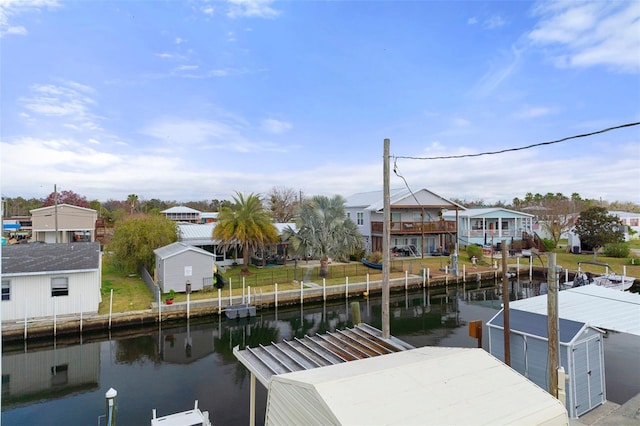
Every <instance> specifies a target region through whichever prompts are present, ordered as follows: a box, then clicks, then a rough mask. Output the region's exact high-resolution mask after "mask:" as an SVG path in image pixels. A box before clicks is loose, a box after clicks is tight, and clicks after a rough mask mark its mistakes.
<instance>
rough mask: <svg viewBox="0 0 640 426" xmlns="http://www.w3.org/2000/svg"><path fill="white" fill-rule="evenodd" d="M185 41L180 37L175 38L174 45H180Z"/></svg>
mask: <svg viewBox="0 0 640 426" xmlns="http://www.w3.org/2000/svg"><path fill="white" fill-rule="evenodd" d="M186 41H187V40H185V39H183V38H181V37H176V40H175V43H176V44H182V43H184V42H186Z"/></svg>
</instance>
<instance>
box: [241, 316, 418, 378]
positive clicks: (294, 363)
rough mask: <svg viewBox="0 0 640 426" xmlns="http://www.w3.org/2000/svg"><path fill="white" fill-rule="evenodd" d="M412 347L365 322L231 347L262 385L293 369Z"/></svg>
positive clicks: (299, 369)
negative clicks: (287, 339)
mask: <svg viewBox="0 0 640 426" xmlns="http://www.w3.org/2000/svg"><path fill="white" fill-rule="evenodd" d="M407 349H413V346H411V345H410V344H408V343H406V342H403V341H402V340H400V339H397V338H395V337H390V338H389V339H383V338H382V332H381V331H380V330H378V329H376V328H375V327H371V326H370V325H368V324H358V325H356V326H354V328H348V329H346V330H337V331H335V332H333V333H331V332H329V333H327V334H317V335H314V336H304V337H303V338H302V339H298V338H295V339H294V340H291V341H283V342H281V343H272V344H271V345H268V346H263V345H260V346H259V347H256V348H246V349H242V350H240V349H238V347H237V346H236V347H235V348H233V354H234V355H235V357H236V358H237V359H238V360H239V361H240V362H241V363H242V364H244V366H245V367H247V368H248V369H249V371H251V372H252V373H253V374H254V375H255V376H256V377H257V378H258V380H259V381H260V383H262V384H263V385H264V386H265V387H266V386H268V384H269V380H270V379H271V377H272V376H274V375H278V374H284V373H290V372H293V371H302V370H310V369H313V368H317V367H324V366H328V365H334V364H341V363H344V362H348V361H354V360H358V359H363V358H371V357H376V356H378V355H385V354H389V353H394V352H400V351H404V350H407Z"/></svg>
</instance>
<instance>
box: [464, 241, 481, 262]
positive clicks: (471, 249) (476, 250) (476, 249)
mask: <svg viewBox="0 0 640 426" xmlns="http://www.w3.org/2000/svg"><path fill="white" fill-rule="evenodd" d="M467 256H469V260H471V258H472V257H473V256H475V257H477V258H478V260H480V259H482V247H480V246H477V245H475V244H471V245H469V246H467Z"/></svg>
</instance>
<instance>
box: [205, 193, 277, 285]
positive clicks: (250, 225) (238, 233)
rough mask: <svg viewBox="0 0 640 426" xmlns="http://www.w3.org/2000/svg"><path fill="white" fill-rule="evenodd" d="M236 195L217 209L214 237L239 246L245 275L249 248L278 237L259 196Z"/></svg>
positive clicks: (233, 245) (227, 244)
mask: <svg viewBox="0 0 640 426" xmlns="http://www.w3.org/2000/svg"><path fill="white" fill-rule="evenodd" d="M236 194H237V196H236V197H233V200H234V204H233V205H232V206H231V207H227V206H225V207H222V208H221V209H220V213H219V214H218V222H217V224H216V227H215V228H214V229H213V238H215V239H219V240H221V241H222V245H223V246H226V248H232V247H235V246H236V245H238V244H239V245H241V246H242V259H243V265H242V272H243V273H245V274H246V273H248V272H249V255H250V250H251V249H256V248H258V247H264V246H265V245H267V244H272V243H275V242H277V241H279V239H280V237H279V235H278V231H277V230H276V228H275V226H273V223H272V222H271V217H270V215H269V213H268V212H267V211H266V210H265V209H264V206H263V205H262V200H261V199H260V197H259V196H258V195H254V194H250V195H249V196H248V197H246V198H245V197H244V196H243V195H242V194H241V193H239V192H238V193H236Z"/></svg>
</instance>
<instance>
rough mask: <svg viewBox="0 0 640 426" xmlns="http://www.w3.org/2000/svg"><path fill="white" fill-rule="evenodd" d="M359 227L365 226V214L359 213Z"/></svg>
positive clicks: (357, 222)
mask: <svg viewBox="0 0 640 426" xmlns="http://www.w3.org/2000/svg"><path fill="white" fill-rule="evenodd" d="M356 224H357V225H364V212H358V213H357V221H356Z"/></svg>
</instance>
